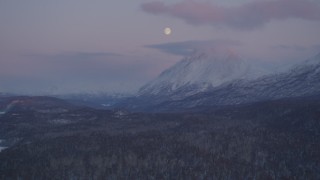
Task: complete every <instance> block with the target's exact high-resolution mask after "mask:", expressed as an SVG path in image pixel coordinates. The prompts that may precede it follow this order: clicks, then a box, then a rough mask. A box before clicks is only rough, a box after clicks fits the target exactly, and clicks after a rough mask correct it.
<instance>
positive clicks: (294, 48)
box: [271, 44, 307, 52]
mask: <svg viewBox="0 0 320 180" xmlns="http://www.w3.org/2000/svg"><path fill="white" fill-rule="evenodd" d="M271 48H272V49H273V50H279V49H280V50H290V51H300V52H301V51H306V50H307V48H306V47H304V46H299V45H283V44H281V45H276V46H271Z"/></svg>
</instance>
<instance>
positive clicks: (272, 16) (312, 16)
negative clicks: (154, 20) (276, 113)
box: [141, 0, 320, 30]
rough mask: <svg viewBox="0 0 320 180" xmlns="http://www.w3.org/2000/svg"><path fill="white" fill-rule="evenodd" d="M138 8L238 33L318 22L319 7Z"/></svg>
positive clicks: (304, 2)
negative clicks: (295, 22) (272, 24)
mask: <svg viewBox="0 0 320 180" xmlns="http://www.w3.org/2000/svg"><path fill="white" fill-rule="evenodd" d="M141 8H142V10H143V11H145V12H147V13H151V14H154V15H169V16H172V17H175V18H179V19H182V20H184V21H186V22H187V23H189V24H192V25H206V24H207V25H213V26H226V27H229V28H233V29H240V30H252V29H255V28H258V27H262V26H263V25H265V24H266V23H268V22H270V21H274V20H285V19H290V18H298V19H305V20H312V21H320V4H319V3H318V2H316V1H309V0H270V1H253V2H248V3H245V4H242V5H240V6H232V7H222V6H219V5H216V4H213V3H210V2H200V1H194V0H185V1H182V2H179V3H175V4H170V5H167V4H165V3H163V2H160V1H155V2H148V3H144V4H142V5H141Z"/></svg>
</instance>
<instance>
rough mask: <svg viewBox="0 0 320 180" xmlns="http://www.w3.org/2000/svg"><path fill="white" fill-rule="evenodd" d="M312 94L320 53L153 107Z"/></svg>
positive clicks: (317, 88)
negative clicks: (282, 68)
mask: <svg viewBox="0 0 320 180" xmlns="http://www.w3.org/2000/svg"><path fill="white" fill-rule="evenodd" d="M316 95H320V54H319V55H317V56H315V57H314V58H312V59H309V60H307V61H305V62H303V63H301V64H299V65H297V66H296V67H295V68H293V69H291V70H290V71H288V72H285V73H281V74H275V75H270V76H264V77H260V78H258V79H255V80H251V81H247V80H239V81H234V82H231V83H228V84H224V85H221V86H218V87H216V88H214V89H212V90H211V91H207V92H202V93H198V94H195V95H193V96H189V97H186V98H185V99H183V100H178V101H167V102H165V103H162V104H161V105H159V106H158V107H157V108H160V109H172V108H176V107H178V108H193V107H197V106H221V105H234V104H244V103H251V102H258V101H265V100H273V99H281V98H287V97H301V96H316Z"/></svg>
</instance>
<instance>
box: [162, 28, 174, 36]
mask: <svg viewBox="0 0 320 180" xmlns="http://www.w3.org/2000/svg"><path fill="white" fill-rule="evenodd" d="M163 32H164V34H165V35H170V34H171V33H172V30H171V28H169V27H166V28H164V30H163Z"/></svg>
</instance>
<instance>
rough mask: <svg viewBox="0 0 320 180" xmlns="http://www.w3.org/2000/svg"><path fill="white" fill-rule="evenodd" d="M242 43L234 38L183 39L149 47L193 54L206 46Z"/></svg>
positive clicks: (180, 53)
mask: <svg viewBox="0 0 320 180" xmlns="http://www.w3.org/2000/svg"><path fill="white" fill-rule="evenodd" d="M240 45H242V43H241V42H240V41H233V40H222V39H220V40H208V41H183V42H174V43H164V44H153V45H147V46H145V47H147V48H153V49H158V50H160V51H162V52H165V53H169V54H173V55H182V56H186V55H189V54H191V53H192V52H193V51H194V50H197V49H205V48H217V47H219V48H221V47H234V46H240Z"/></svg>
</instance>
